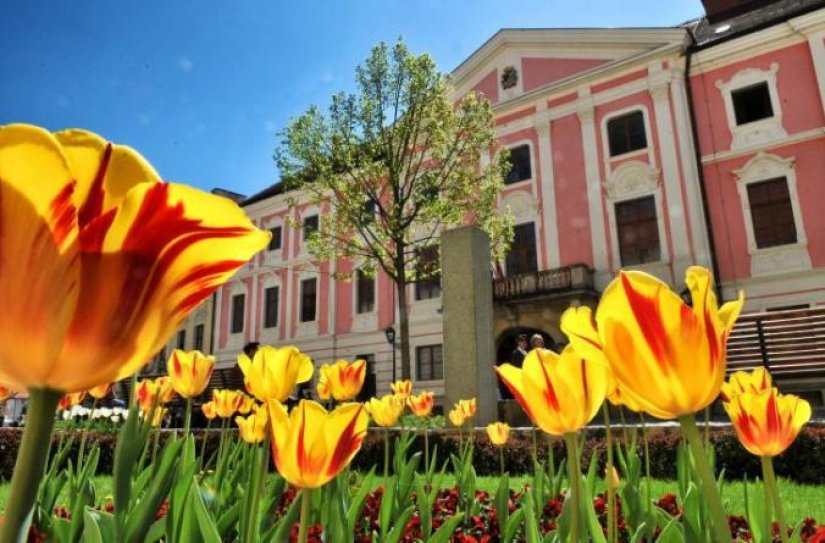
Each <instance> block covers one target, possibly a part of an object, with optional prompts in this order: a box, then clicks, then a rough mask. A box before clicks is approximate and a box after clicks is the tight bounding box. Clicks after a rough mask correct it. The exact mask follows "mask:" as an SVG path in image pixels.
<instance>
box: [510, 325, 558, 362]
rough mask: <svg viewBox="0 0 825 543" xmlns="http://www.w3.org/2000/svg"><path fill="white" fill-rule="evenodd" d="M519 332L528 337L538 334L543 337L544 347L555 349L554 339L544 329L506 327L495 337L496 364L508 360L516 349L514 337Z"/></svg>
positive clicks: (518, 334)
mask: <svg viewBox="0 0 825 543" xmlns="http://www.w3.org/2000/svg"><path fill="white" fill-rule="evenodd" d="M521 334H526V335H527V337H528V338H529V337H533V334H539V335H540V336H541V337H543V338H544V347H545V348H546V349H552V350H554V351H555V350H556V340H555V339H554V338H553V336H551V335H550V334H548V333H547V332H545V331H544V330H538V329H537V328H528V327H521V326H516V327H513V328H508V329H507V330H505V331H504V332H502V333H501V334H500V335H499V336H498V338H497V339H496V365H498V364H503V363H505V362H510V356H511V355H512V353H513V351H514V350H515V349H516V338H517V337H518V336H520V335H521Z"/></svg>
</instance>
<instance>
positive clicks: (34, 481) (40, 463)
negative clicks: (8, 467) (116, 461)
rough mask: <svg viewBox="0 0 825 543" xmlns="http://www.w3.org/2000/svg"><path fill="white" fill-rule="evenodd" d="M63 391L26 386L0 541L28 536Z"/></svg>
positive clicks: (17, 542) (12, 542) (21, 542)
mask: <svg viewBox="0 0 825 543" xmlns="http://www.w3.org/2000/svg"><path fill="white" fill-rule="evenodd" d="M62 395H63V394H62V393H61V392H59V391H57V390H52V389H48V388H33V389H29V411H28V415H27V416H26V426H25V429H24V430H23V438H22V442H21V443H20V450H19V451H18V453H17V460H16V462H15V465H14V474H13V475H12V479H11V486H10V490H9V499H8V502H7V505H6V512H5V519H4V521H3V524H2V526H0V541H5V542H7V543H25V542H26V541H27V540H28V536H29V524H31V520H32V512H33V511H34V502H35V500H36V499H37V491H38V489H39V487H40V480H41V479H42V478H43V473H44V471H45V468H46V458H47V457H48V454H49V450H50V449H51V442H52V431H53V430H54V416H55V410H56V409H57V402H58V401H60V397H61V396H62Z"/></svg>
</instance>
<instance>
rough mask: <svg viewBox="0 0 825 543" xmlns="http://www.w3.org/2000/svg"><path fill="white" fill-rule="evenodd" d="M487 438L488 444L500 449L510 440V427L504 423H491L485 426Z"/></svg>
mask: <svg viewBox="0 0 825 543" xmlns="http://www.w3.org/2000/svg"><path fill="white" fill-rule="evenodd" d="M487 436H488V437H489V438H490V443H492V444H493V445H496V446H498V447H502V446H504V445H506V444H507V441H508V440H509V439H510V425H509V424H507V423H506V422H491V423H490V424H488V425H487Z"/></svg>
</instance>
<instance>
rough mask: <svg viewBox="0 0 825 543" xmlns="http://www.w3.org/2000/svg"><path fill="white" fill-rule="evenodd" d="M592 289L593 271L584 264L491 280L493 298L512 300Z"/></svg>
mask: <svg viewBox="0 0 825 543" xmlns="http://www.w3.org/2000/svg"><path fill="white" fill-rule="evenodd" d="M592 288H593V270H591V269H590V268H589V267H587V266H586V265H585V264H575V265H573V266H567V267H564V268H556V269H552V270H542V271H538V272H532V273H523V274H520V275H515V276H512V277H504V278H501V279H494V280H493V298H494V299H495V300H512V299H516V298H522V297H525V296H533V295H536V294H553V293H560V292H564V291H567V290H582V289H592Z"/></svg>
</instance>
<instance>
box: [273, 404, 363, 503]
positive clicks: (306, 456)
mask: <svg viewBox="0 0 825 543" xmlns="http://www.w3.org/2000/svg"><path fill="white" fill-rule="evenodd" d="M269 421H270V428H271V431H272V456H273V457H274V459H275V465H276V467H277V468H278V472H279V473H280V474H281V476H282V477H283V478H284V479H286V480H287V481H288V482H289V483H291V484H292V485H294V486H296V487H299V488H317V487H320V486H323V485H324V484H326V483H328V482H329V481H330V480H332V479H333V478H334V477H335V476H336V475H338V473H340V472H341V470H343V469H344V468H345V467H346V466H347V465H348V464H349V463H350V462H351V461H352V458H353V457H354V456H355V454H356V453H357V452H358V450H359V449H360V448H361V442H362V441H363V439H364V436H365V435H366V434H367V426H368V424H369V417H368V416H367V412H366V409H365V408H364V406H363V405H361V404H355V403H349V404H344V405H341V406H339V407H337V408H336V409H335V410H334V411H331V412H328V411H327V410H326V409H324V407H323V406H322V405H321V404H319V403H317V402H313V401H310V400H301V401H300V402H299V403H298V406H297V407H295V408H294V409H293V410H292V412H291V413H289V414H287V411H286V408H285V407H284V406H283V404H281V403H280V402H278V401H271V402H269Z"/></svg>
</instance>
